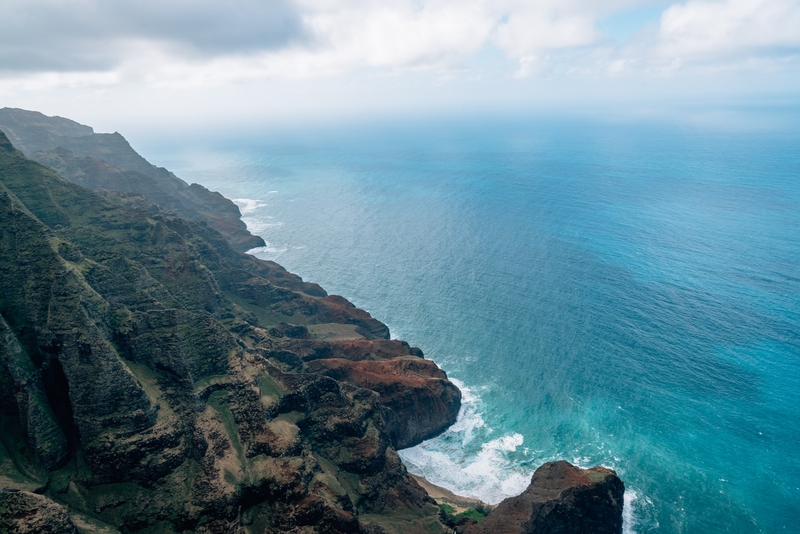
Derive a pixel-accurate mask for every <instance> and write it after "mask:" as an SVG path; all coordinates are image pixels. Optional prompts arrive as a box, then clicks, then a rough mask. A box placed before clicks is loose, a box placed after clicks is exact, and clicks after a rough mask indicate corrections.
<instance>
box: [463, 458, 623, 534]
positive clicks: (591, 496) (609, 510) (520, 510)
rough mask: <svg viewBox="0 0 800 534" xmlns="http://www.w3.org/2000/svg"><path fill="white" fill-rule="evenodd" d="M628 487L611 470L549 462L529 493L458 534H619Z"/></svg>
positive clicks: (527, 490)
mask: <svg viewBox="0 0 800 534" xmlns="http://www.w3.org/2000/svg"><path fill="white" fill-rule="evenodd" d="M624 493H625V487H624V485H623V483H622V480H620V478H619V477H618V476H617V474H616V473H615V472H614V471H612V470H611V469H607V468H605V467H593V468H591V469H581V468H579V467H575V466H574V465H571V464H569V463H567V462H564V461H560V462H549V463H546V464H544V465H542V466H541V467H540V468H539V469H537V470H536V472H535V473H534V474H533V478H532V479H531V483H530V485H529V486H528V488H527V489H526V490H525V491H524V492H522V493H521V494H520V495H518V496H516V497H509V498H508V499H505V500H504V501H503V502H501V503H500V504H498V505H497V507H495V508H494V509H493V510H492V511H491V512H490V513H489V515H488V516H487V517H486V519H484V520H483V521H482V522H481V523H473V524H471V525H466V526H464V527H462V528H459V529H458V532H459V534H500V533H503V534H578V533H589V532H591V533H593V534H619V533H621V532H622V504H623V494H624Z"/></svg>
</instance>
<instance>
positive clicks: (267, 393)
mask: <svg viewBox="0 0 800 534" xmlns="http://www.w3.org/2000/svg"><path fill="white" fill-rule="evenodd" d="M258 390H259V392H260V393H261V398H262V400H263V399H264V397H273V398H275V399H277V400H279V399H281V398H282V397H283V388H282V387H281V386H280V385H279V384H278V383H277V382H275V379H274V378H272V377H271V376H269V375H261V376H259V377H258Z"/></svg>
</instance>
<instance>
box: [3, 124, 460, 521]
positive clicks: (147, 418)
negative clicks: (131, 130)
mask: <svg viewBox="0 0 800 534" xmlns="http://www.w3.org/2000/svg"><path fill="white" fill-rule="evenodd" d="M290 323H291V324H290ZM329 330H331V331H335V332H338V333H337V335H336V336H335V338H336V340H333V341H332V340H328V339H325V332H326V331H329ZM342 331H345V332H347V333H348V335H342ZM314 332H318V333H317V334H316V335H315V334H314ZM386 338H388V329H387V328H386V327H385V325H383V324H381V323H380V322H378V321H376V320H375V319H373V318H372V317H370V316H369V314H367V313H366V312H364V311H362V310H358V309H356V308H355V307H353V306H352V305H351V304H350V303H348V302H347V301H346V300H345V299H343V298H341V297H335V296H328V295H326V294H325V292H324V291H323V290H322V289H321V288H319V286H316V285H315V284H308V283H306V282H303V281H302V280H301V279H300V278H299V277H297V276H295V275H292V274H290V273H287V272H286V271H284V270H283V269H282V268H280V266H278V265H277V264H274V263H270V262H262V261H260V260H257V259H256V258H253V257H252V256H248V255H245V254H242V253H240V252H237V251H235V250H233V248H232V247H231V246H230V245H229V244H228V242H227V241H226V240H225V239H223V237H222V236H221V235H220V234H219V233H217V232H216V231H215V230H213V229H211V228H210V227H209V226H208V225H206V224H204V223H201V222H197V221H192V220H186V219H182V218H179V217H177V216H175V215H174V214H171V213H169V212H165V211H163V210H161V209H160V208H158V207H157V206H155V205H153V204H151V203H149V202H147V201H146V200H144V199H142V198H141V197H140V196H129V195H125V194H121V193H111V192H107V193H103V194H98V193H95V192H92V191H89V190H87V189H84V188H82V187H80V186H77V185H75V184H72V183H69V182H66V181H64V180H63V179H61V178H60V177H59V176H57V175H56V174H55V173H54V172H52V171H51V170H49V169H48V168H46V167H44V166H42V165H40V164H38V163H36V162H33V161H30V160H28V159H26V158H25V157H24V156H23V155H22V154H21V153H20V152H19V151H17V150H15V149H14V148H13V147H12V145H11V144H10V143H9V141H8V140H7V138H6V137H5V136H3V135H2V134H0V397H2V398H1V399H0V401H1V402H0V407H1V408H0V424H1V425H2V431H1V432H0V442H2V446H0V485H2V486H3V487H5V488H8V489H9V490H20V492H17V493H18V496H17V497H13V498H12V497H10V496H9V495H10V494H9V493H8V491H7V492H6V493H4V494H3V495H4V497H2V498H0V508H2V510H0V518H2V517H5V518H8V517H11V516H12V515H13V514H14V513H15V512H13V510H17V509H19V510H23V511H24V510H27V509H28V508H26V506H27V507H29V506H33V505H31V503H34V504H35V503H36V502H39V501H38V500H41V499H42V498H46V499H48V501H47V502H48V503H52V506H51V505H50V504H48V506H51V509H52V510H54V511H53V513H52V514H50V515H47V518H48V520H52V518H53V517H63V516H64V513H62V512H63V510H66V512H65V513H67V514H68V515H69V516H70V518H71V522H72V523H74V524H75V525H77V526H78V527H79V528H81V529H82V530H84V531H102V529H103V528H113V529H118V530H120V531H123V532H125V531H138V530H142V529H149V530H152V531H159V532H172V531H175V532H177V531H183V530H187V529H189V530H195V531H207V532H212V531H213V532H221V531H225V532H238V531H241V532H306V531H308V532H311V531H316V532H358V531H363V532H370V531H372V532H380V531H386V532H436V531H443V529H444V528H445V527H444V526H443V525H442V524H441V522H440V521H439V509H438V507H437V506H436V505H435V503H433V501H432V500H431V499H430V498H429V497H428V496H427V494H426V493H425V492H424V490H422V489H421V488H420V487H419V486H418V485H417V484H416V482H414V481H413V479H411V478H410V477H409V476H408V474H407V473H406V470H405V468H404V467H403V465H402V463H401V462H400V460H399V458H398V456H397V454H396V452H395V446H396V445H398V444H399V445H402V446H407V445H410V444H414V443H418V442H419V441H420V440H421V439H424V438H425V437H429V436H431V435H435V434H436V433H438V432H441V430H443V429H444V428H446V427H447V426H448V425H449V424H451V423H452V422H453V421H454V420H455V417H456V414H457V412H458V409H459V405H460V392H459V391H458V389H457V388H455V386H453V385H452V384H451V383H450V382H449V381H448V380H447V379H446V376H445V375H444V373H443V372H442V371H441V370H440V369H438V368H437V367H436V365H435V364H433V363H432V362H430V361H428V360H425V359H423V358H422V355H421V352H420V351H419V350H418V349H412V348H411V347H409V346H408V345H407V344H405V343H403V342H400V341H390V340H388V339H386ZM332 370H336V372H333V371H332ZM328 375H331V376H333V377H331V376H328ZM390 392H391V393H390ZM409 406H415V407H417V410H416V411H414V410H408V407H409ZM399 411H402V412H401V413H399ZM431 414H434V415H431ZM26 491H27V492H31V491H34V492H35V493H38V494H41V495H42V496H43V497H39V496H35V497H30V498H28V497H25V496H26V495H29V494H28V493H24V492H26ZM11 493H13V491H12V492H11ZM30 495H33V494H30ZM37 499H38V500H37ZM4 503H5V504H4ZM59 505H61V507H59ZM15 507H16V508H15ZM20 507H21V508H20ZM9 510H11V511H9ZM20 513H22V514H23V515H24V513H25V512H20ZM20 517H22V516H20ZM25 517H27V516H25Z"/></svg>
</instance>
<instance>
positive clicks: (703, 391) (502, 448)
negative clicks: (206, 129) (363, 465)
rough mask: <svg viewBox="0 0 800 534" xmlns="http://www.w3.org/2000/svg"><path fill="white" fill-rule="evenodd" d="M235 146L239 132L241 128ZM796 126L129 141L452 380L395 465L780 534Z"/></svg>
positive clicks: (792, 482) (793, 275)
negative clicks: (546, 485) (542, 487)
mask: <svg viewBox="0 0 800 534" xmlns="http://www.w3.org/2000/svg"><path fill="white" fill-rule="evenodd" d="M254 139H255V140H254ZM798 141H800V135H797V132H786V131H782V132H769V131H763V130H762V131H757V132H752V131H751V132H731V131H715V130H713V129H697V128H688V127H678V126H667V125H653V124H651V125H642V124H638V125H637V124H633V125H631V124H628V125H619V124H618V125H612V124H600V123H581V122H572V123H567V124H564V123H556V122H547V123H540V122H535V121H532V122H530V123H524V122H523V121H517V122H513V123H512V122H509V123H505V124H503V123H499V122H498V123H492V124H487V123H478V122H469V121H465V122H462V123H459V124H456V123H449V124H445V123H440V124H436V123H428V124H421V123H420V124H405V125H401V126H398V125H395V127H393V128H388V127H386V128H379V127H366V126H362V127H350V128H347V129H345V128H343V129H341V130H335V129H326V130H318V131H316V132H313V133H310V132H302V131H300V130H297V131H295V132H288V133H287V132H282V133H275V132H273V133H263V134H261V135H259V136H258V137H255V138H254V137H250V138H249V139H247V140H241V139H238V140H237V139H235V138H230V139H227V140H220V139H215V140H214V141H213V142H203V141H199V140H194V141H191V140H183V141H180V142H178V141H175V140H173V142H172V144H169V143H166V144H162V145H160V146H159V147H155V146H154V147H152V148H150V149H149V150H148V149H146V150H144V151H143V152H144V154H145V155H146V156H147V157H148V159H150V160H151V161H154V162H156V163H158V164H160V165H165V166H167V167H168V168H170V169H172V170H174V171H175V172H176V174H178V175H179V176H181V177H182V178H184V179H186V180H187V181H197V182H199V183H202V184H204V185H206V186H208V187H210V188H212V189H216V190H219V191H220V192H222V193H223V194H224V195H226V196H228V197H229V198H235V199H238V202H239V203H240V205H241V206H242V208H243V212H244V216H245V218H246V221H247V223H248V225H250V227H251V229H253V230H254V231H255V232H256V233H258V234H260V235H262V236H263V237H264V238H265V239H266V240H267V241H268V246H267V247H266V248H264V249H261V250H256V251H254V253H255V254H256V255H258V256H260V257H264V258H269V259H275V260H277V261H278V262H280V263H281V264H283V265H284V266H285V267H286V268H288V269H289V270H291V271H294V272H296V273H299V274H300V275H302V276H303V277H304V278H305V279H307V280H312V281H315V282H318V283H320V284H321V285H322V286H323V287H325V288H326V289H327V290H328V291H329V292H332V293H339V294H342V295H345V296H347V297H348V298H349V299H350V300H352V301H353V302H354V303H355V304H356V305H358V306H360V307H363V308H365V309H367V310H369V311H370V312H371V313H372V314H373V315H374V316H375V317H377V318H378V319H380V320H382V321H384V322H386V323H387V324H388V325H389V326H390V328H391V330H392V334H393V336H394V337H398V338H402V339H406V340H408V341H409V342H410V343H412V344H413V345H418V346H420V347H421V348H422V349H423V350H424V351H425V354H426V357H429V358H432V359H433V360H435V361H436V362H437V363H438V364H439V365H440V366H442V367H443V368H444V369H445V370H446V371H447V372H448V374H449V376H450V377H452V378H454V379H455V380H457V381H458V383H459V384H460V385H461V386H462V387H463V389H464V391H465V403H464V408H463V410H462V414H461V416H460V418H459V421H458V423H457V424H456V425H455V426H454V427H453V428H452V429H451V430H450V431H448V432H447V433H445V434H444V435H442V436H440V437H438V438H436V439H434V440H431V441H429V442H426V443H424V444H423V445H421V446H419V447H416V448H414V449H409V450H406V451H403V452H402V455H403V458H404V459H405V461H406V464H407V465H408V466H409V469H410V470H411V471H413V472H416V473H419V474H423V475H425V476H426V477H428V478H429V479H430V480H431V481H433V482H435V483H437V484H440V485H443V486H446V487H449V488H451V489H453V490H454V491H456V492H458V493H461V494H464V495H470V496H477V497H480V498H482V499H484V500H487V501H489V502H497V501H499V500H501V499H502V498H503V497H505V496H507V495H512V494H516V493H518V492H519V491H521V490H522V489H524V488H525V486H526V485H527V483H528V480H529V478H530V475H531V473H532V472H533V470H535V468H536V467H537V466H539V465H540V464H541V463H543V462H545V461H548V460H553V459H560V458H564V459H567V460H569V461H572V462H575V463H577V464H579V465H582V466H591V465H596V464H603V465H606V466H610V467H613V468H614V469H616V470H617V471H618V473H619V474H620V475H621V477H622V478H623V480H624V481H625V484H626V488H627V492H626V504H627V506H626V518H625V529H626V531H629V532H688V533H694V532H704V533H706V534H710V533H717V532H780V531H787V532H800V523H798V522H797V513H798V511H800V452H799V451H800V149H799V148H798V147H800V143H799V142H798Z"/></svg>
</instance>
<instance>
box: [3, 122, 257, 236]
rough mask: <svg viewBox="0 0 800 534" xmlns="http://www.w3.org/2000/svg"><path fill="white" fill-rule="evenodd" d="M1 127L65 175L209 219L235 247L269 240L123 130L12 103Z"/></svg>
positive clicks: (198, 218) (29, 152)
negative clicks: (145, 152)
mask: <svg viewBox="0 0 800 534" xmlns="http://www.w3.org/2000/svg"><path fill="white" fill-rule="evenodd" d="M0 131H3V132H5V134H6V136H7V137H8V138H9V139H10V140H11V142H12V143H13V144H14V146H15V147H16V148H18V149H20V150H21V151H22V152H23V153H24V154H25V155H26V156H28V157H30V158H32V159H34V160H36V161H38V162H40V163H43V164H44V165H47V166H48V167H50V168H51V169H53V170H55V171H56V172H57V173H58V174H59V176H61V177H62V178H64V179H65V180H68V181H70V182H73V183H76V184H78V185H82V186H84V187H87V188H89V189H94V190H101V189H102V190H106V191H117V192H121V193H133V194H136V195H141V196H143V197H144V198H146V199H147V200H149V201H150V202H152V203H154V204H156V205H158V206H160V207H161V208H162V209H165V210H169V211H173V212H175V213H176V214H178V215H180V216H181V217H183V218H186V219H191V220H194V221H203V222H206V223H208V224H209V225H211V226H212V227H213V228H214V229H216V230H217V231H218V232H219V233H221V234H222V235H223V237H225V238H226V239H227V240H228V242H229V243H230V244H231V246H233V248H235V249H236V250H241V251H246V250H249V249H251V248H256V247H263V246H264V245H265V243H264V240H263V239H261V238H260V237H258V236H254V235H252V234H251V233H250V232H249V231H248V230H247V226H246V225H245V224H244V223H243V222H242V220H241V213H240V212H239V208H238V207H237V206H236V205H235V204H234V203H233V202H231V201H230V200H228V199H227V198H225V197H223V196H222V195H220V194H219V193H215V192H213V191H209V190H208V189H206V188H205V187H203V186H201V185H199V184H192V185H189V184H187V183H186V182H184V181H183V180H181V179H180V178H178V177H177V176H175V175H174V174H172V173H171V172H169V171H168V170H166V169H164V168H162V167H156V166H155V165H152V164H151V163H149V162H148V161H147V160H145V159H144V158H143V157H142V156H140V155H139V154H138V153H136V151H135V150H133V148H131V146H130V144H128V141H126V140H125V138H124V137H122V136H121V135H120V134H119V133H113V134H96V133H94V131H93V130H92V128H91V127H89V126H84V125H82V124H78V123H77V122H74V121H71V120H69V119H64V118H61V117H47V116H45V115H42V114H41V113H37V112H34V111H26V110H22V109H13V108H3V109H0Z"/></svg>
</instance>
